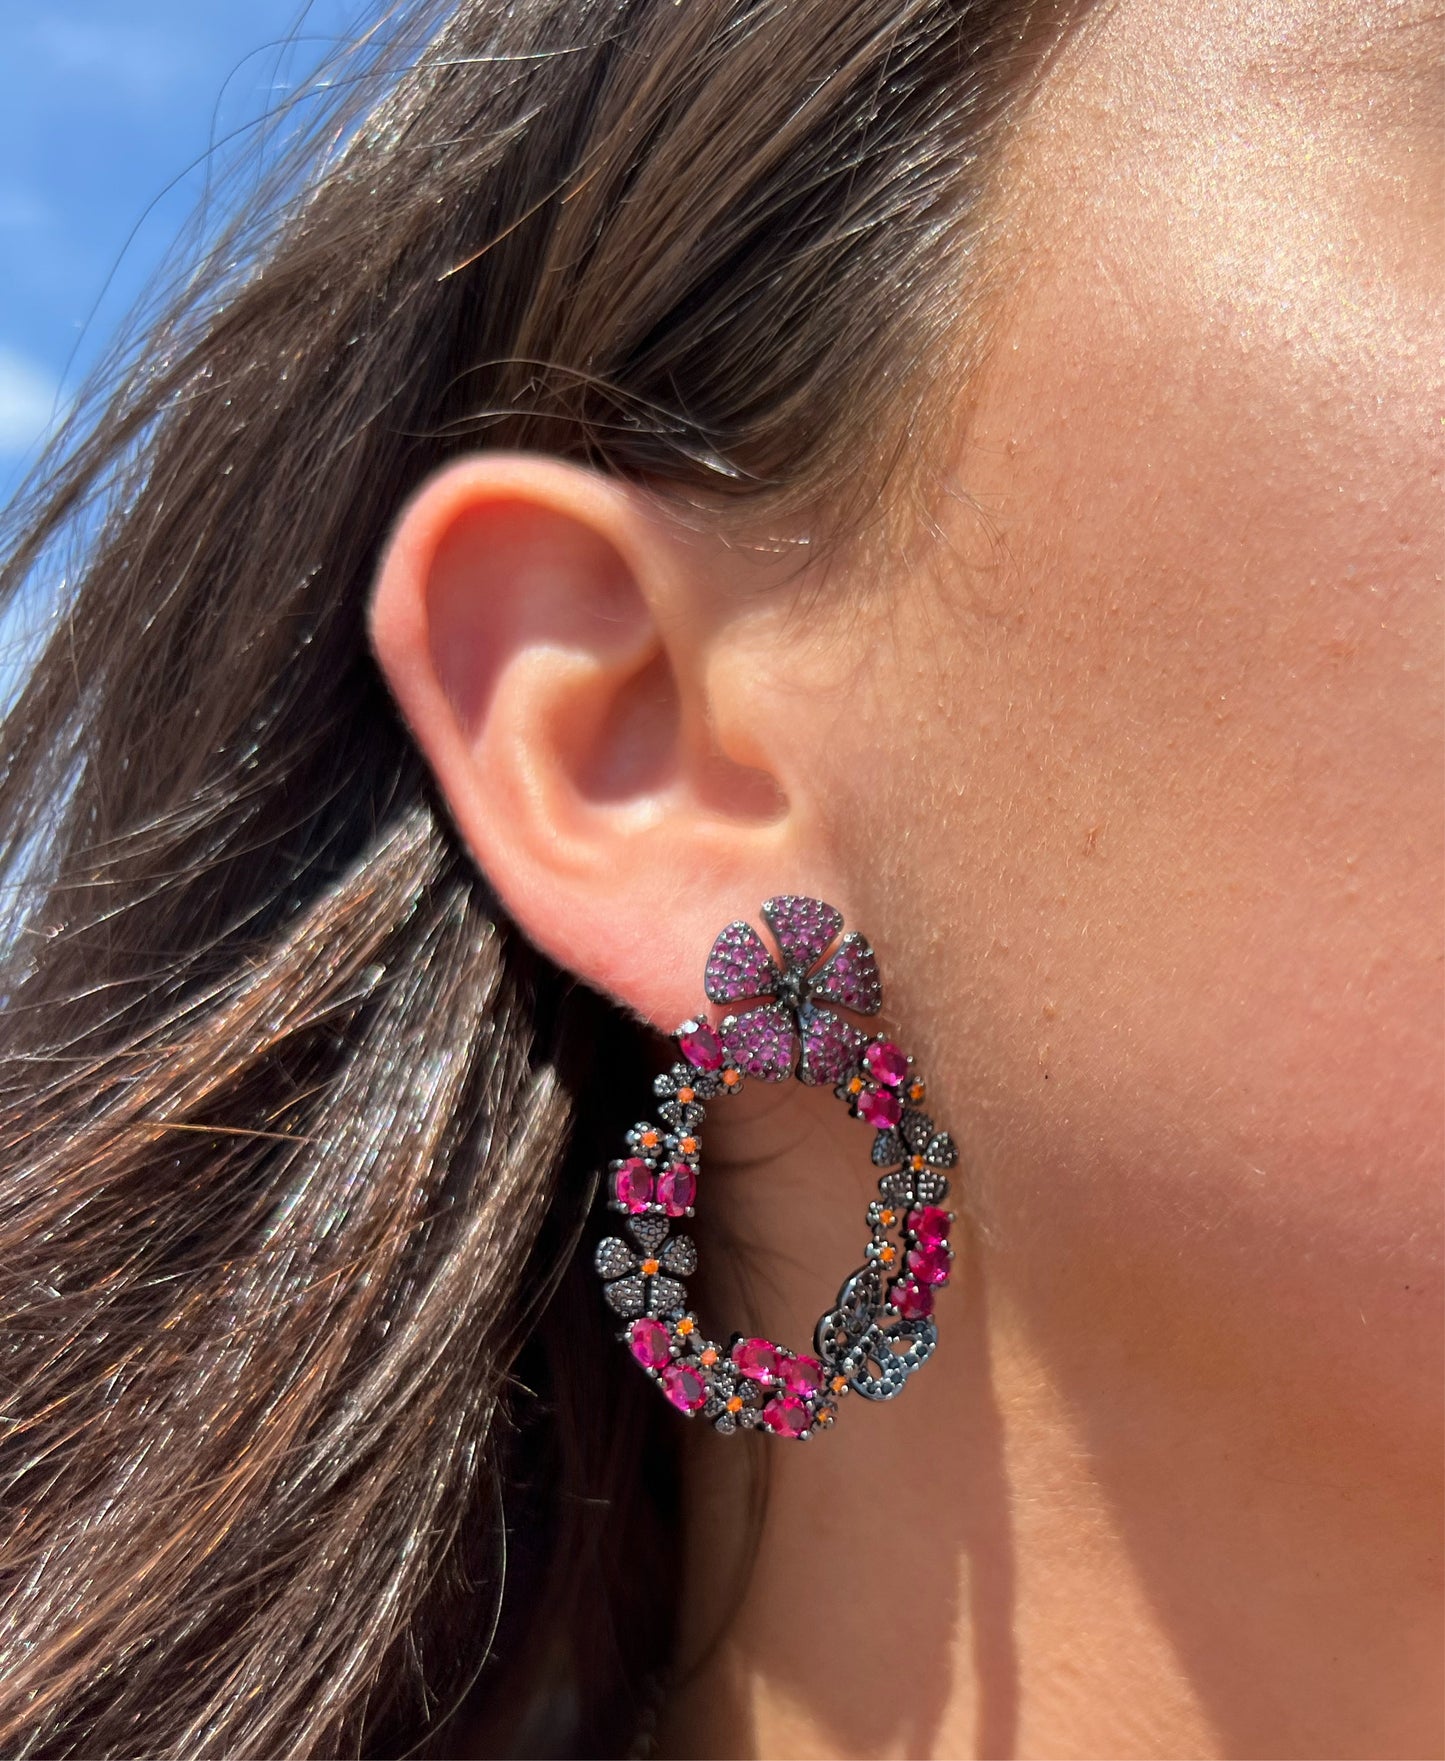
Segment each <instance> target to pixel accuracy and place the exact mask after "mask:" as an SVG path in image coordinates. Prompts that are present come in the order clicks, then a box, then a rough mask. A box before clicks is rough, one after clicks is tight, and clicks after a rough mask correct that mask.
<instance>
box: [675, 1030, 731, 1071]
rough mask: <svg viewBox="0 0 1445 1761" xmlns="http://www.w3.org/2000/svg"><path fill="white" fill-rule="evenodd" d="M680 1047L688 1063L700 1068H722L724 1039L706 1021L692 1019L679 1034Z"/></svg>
mask: <svg viewBox="0 0 1445 1761" xmlns="http://www.w3.org/2000/svg"><path fill="white" fill-rule="evenodd" d="M677 1043H678V1047H679V1049H680V1050H681V1052H682V1055H683V1057H684V1058H686V1059H687V1061H688V1063H689V1064H691V1065H693V1066H694V1067H695V1068H696V1069H698V1070H721V1069H722V1066H723V1047H722V1041H721V1040H720V1039H719V1038H718V1036H717V1030H716V1029H715V1028H714V1027H712V1026H711V1025H710V1024H709V1023H708V1022H706V1021H690V1022H688V1023H687V1025H686V1026H685V1027H684V1028H683V1030H682V1032H681V1033H680V1034H679V1035H678V1036H677Z"/></svg>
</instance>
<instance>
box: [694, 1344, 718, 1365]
mask: <svg viewBox="0 0 1445 1761" xmlns="http://www.w3.org/2000/svg"><path fill="white" fill-rule="evenodd" d="M697 1355H698V1358H699V1359H700V1361H701V1362H702V1363H704V1364H706V1365H707V1366H708V1368H709V1369H711V1368H712V1366H713V1365H714V1364H715V1363H716V1362H717V1353H716V1352H715V1351H714V1350H713V1348H712V1347H711V1346H710V1345H709V1346H708V1348H707V1350H706V1351H700V1352H699V1353H698V1354H697Z"/></svg>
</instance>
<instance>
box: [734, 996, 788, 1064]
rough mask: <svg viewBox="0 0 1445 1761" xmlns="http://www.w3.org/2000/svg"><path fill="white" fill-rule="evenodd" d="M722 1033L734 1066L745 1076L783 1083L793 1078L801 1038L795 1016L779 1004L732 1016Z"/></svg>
mask: <svg viewBox="0 0 1445 1761" xmlns="http://www.w3.org/2000/svg"><path fill="white" fill-rule="evenodd" d="M720 1031H721V1033H722V1037H723V1045H724V1046H725V1047H726V1049H727V1055H728V1058H729V1060H730V1062H732V1063H734V1064H736V1065H737V1067H738V1069H739V1070H741V1071H742V1072H743V1074H744V1075H745V1076H761V1077H762V1078H763V1079H764V1080H765V1081H767V1082H783V1081H784V1080H786V1078H787V1077H789V1076H791V1075H792V1073H793V1062H794V1060H795V1059H796V1057H797V1055H798V1036H797V1034H796V1033H794V1032H793V1018H792V1015H791V1014H790V1013H789V1012H788V1010H786V1009H784V1008H782V1007H781V1006H780V1005H779V1004H777V1003H769V1004H767V1005H766V1006H765V1007H764V1008H761V1009H749V1010H748V1011H747V1013H746V1014H745V1015H729V1016H728V1017H727V1018H726V1019H725V1020H724V1021H723V1023H722V1026H721V1029H720Z"/></svg>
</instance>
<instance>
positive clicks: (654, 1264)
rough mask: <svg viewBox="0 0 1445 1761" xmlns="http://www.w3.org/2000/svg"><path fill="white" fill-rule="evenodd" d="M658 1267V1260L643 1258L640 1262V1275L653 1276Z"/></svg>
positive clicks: (655, 1274) (656, 1272)
mask: <svg viewBox="0 0 1445 1761" xmlns="http://www.w3.org/2000/svg"><path fill="white" fill-rule="evenodd" d="M659 1269H660V1262H659V1261H657V1260H644V1261H643V1262H642V1275H643V1277H644V1278H655V1277H656V1276H657V1274H658V1271H659Z"/></svg>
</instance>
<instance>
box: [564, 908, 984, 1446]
mask: <svg viewBox="0 0 1445 1761" xmlns="http://www.w3.org/2000/svg"><path fill="white" fill-rule="evenodd" d="M762 916H763V920H764V922H765V923H766V924H767V926H768V928H769V930H770V931H771V932H772V936H773V938H774V941H775V942H776V945H777V950H778V953H777V957H775V956H774V954H773V953H772V952H771V951H770V950H769V948H768V947H767V945H766V944H765V943H764V941H763V939H762V937H761V936H760V935H759V934H758V932H757V931H756V930H755V929H754V928H753V927H752V925H751V924H749V923H744V922H741V921H739V922H735V923H730V924H728V925H727V927H726V928H725V929H724V930H723V931H722V932H721V933H720V934H719V935H718V937H717V939H716V940H715V941H714V942H713V945H712V950H711V952H710V953H709V955H708V958H707V964H706V967H705V968H704V973H703V989H704V992H705V993H706V995H707V998H708V1000H709V1001H710V1002H712V1003H718V1004H724V1005H736V1004H747V1005H748V1007H746V1008H745V1009H744V1010H743V1012H742V1013H741V1014H736V1013H730V1014H727V1015H725V1016H724V1017H723V1018H722V1020H721V1021H719V1022H717V1023H716V1024H714V1023H713V1022H711V1021H709V1020H708V1019H707V1018H706V1017H705V1016H703V1015H699V1016H697V1017H695V1018H693V1019H690V1020H688V1021H684V1022H683V1023H682V1025H681V1026H680V1027H679V1028H678V1029H677V1031H676V1033H675V1034H674V1035H673V1038H674V1040H675V1041H676V1043H677V1050H678V1054H679V1055H678V1059H677V1061H676V1062H675V1063H674V1064H673V1065H672V1066H671V1068H670V1069H668V1070H665V1071H664V1072H663V1073H662V1074H661V1075H660V1076H659V1077H658V1078H657V1079H656V1081H655V1083H654V1085H653V1086H654V1089H655V1090H656V1093H657V1096H658V1102H659V1104H658V1106H657V1108H656V1109H655V1110H656V1113H657V1118H658V1120H659V1121H660V1123H657V1124H654V1123H651V1122H649V1121H643V1122H641V1123H639V1124H637V1125H634V1126H633V1127H632V1129H631V1131H629V1132H628V1134H627V1154H626V1155H625V1156H623V1157H621V1158H619V1159H618V1160H616V1161H614V1162H613V1163H612V1164H611V1166H610V1169H609V1174H608V1180H609V1193H610V1200H609V1202H610V1204H611V1207H612V1209H613V1210H615V1211H620V1212H622V1213H624V1214H625V1216H626V1219H627V1221H626V1225H625V1227H626V1231H627V1235H628V1236H629V1237H630V1240H626V1239H623V1237H622V1236H620V1235H610V1236H608V1237H607V1238H606V1239H605V1240H603V1241H600V1242H599V1243H598V1244H597V1249H596V1255H595V1263H596V1267H597V1270H598V1272H599V1273H600V1274H601V1277H602V1279H603V1287H602V1289H603V1296H604V1297H605V1299H606V1301H607V1303H608V1305H609V1307H610V1308H611V1309H612V1311H613V1313H614V1314H615V1315H616V1316H617V1317H618V1318H619V1320H620V1321H621V1322H622V1326H621V1329H620V1332H619V1337H620V1338H621V1340H622V1341H623V1343H624V1344H626V1346H627V1348H628V1350H629V1351H630V1352H631V1354H632V1356H633V1358H634V1359H635V1360H636V1361H637V1362H638V1363H639V1364H640V1365H641V1366H642V1368H643V1370H644V1371H646V1373H647V1374H648V1376H650V1377H651V1378H652V1380H653V1381H654V1382H656V1383H657V1384H658V1386H659V1388H660V1389H661V1390H662V1392H663V1394H664V1395H665V1396H666V1397H667V1399H668V1400H670V1401H671V1402H672V1404H673V1405H674V1406H675V1407H677V1408H678V1410H679V1411H681V1412H684V1413H687V1414H689V1415H696V1414H699V1413H700V1414H702V1415H703V1417H705V1418H707V1419H710V1420H711V1421H712V1423H713V1425H714V1426H715V1427H716V1429H717V1430H719V1431H723V1432H731V1431H737V1430H751V1429H762V1430H765V1431H771V1432H772V1433H773V1434H774V1435H775V1436H779V1437H794V1438H798V1439H800V1440H801V1439H803V1438H807V1437H811V1436H812V1435H813V1433H814V1432H815V1431H820V1430H826V1429H827V1428H828V1427H829V1426H830V1425H832V1423H833V1422H834V1419H835V1417H836V1415H837V1410H838V1403H839V1401H840V1400H841V1399H842V1398H843V1397H844V1396H845V1395H847V1394H850V1393H851V1394H860V1395H862V1396H863V1397H864V1398H865V1399H867V1400H891V1399H893V1397H894V1396H895V1395H897V1394H899V1393H901V1392H902V1390H903V1387H904V1385H905V1383H906V1382H907V1381H908V1379H909V1377H910V1376H911V1375H912V1374H913V1372H914V1371H915V1370H917V1369H918V1368H919V1367H920V1366H921V1365H922V1364H924V1363H926V1362H927V1361H928V1359H929V1358H930V1357H931V1356H932V1355H933V1352H934V1349H935V1347H936V1346H937V1344H938V1328H937V1325H936V1323H935V1321H934V1318H933V1303H934V1293H935V1291H936V1290H938V1288H939V1287H940V1286H942V1285H944V1284H946V1283H947V1282H948V1277H949V1272H950V1270H951V1268H952V1261H953V1248H952V1247H951V1245H950V1243H949V1227H950V1225H951V1223H952V1221H953V1213H952V1212H951V1211H949V1210H947V1209H946V1208H945V1202H946V1200H947V1198H948V1177H947V1174H946V1172H945V1170H947V1169H949V1168H952V1167H954V1166H955V1164H956V1163H957V1161H958V1152H957V1150H956V1149H955V1147H954V1143H953V1139H952V1138H951V1137H950V1136H949V1135H948V1133H947V1132H945V1131H938V1130H936V1129H935V1127H934V1124H933V1121H932V1119H931V1118H930V1117H929V1116H928V1114H927V1113H925V1112H924V1111H923V1103H924V1100H925V1098H926V1091H925V1088H924V1084H923V1081H922V1079H921V1078H920V1077H919V1075H918V1074H917V1072H916V1071H915V1069H914V1066H913V1060H912V1058H911V1057H909V1056H908V1054H907V1053H905V1052H904V1051H903V1049H902V1048H901V1047H900V1046H898V1045H896V1044H895V1043H894V1042H893V1041H892V1040H890V1039H884V1038H882V1037H878V1036H870V1035H869V1034H868V1033H866V1032H865V1031H864V1030H862V1029H861V1028H859V1027H857V1026H855V1025H854V1024H853V1022H851V1021H849V1020H848V1019H847V1018H846V1016H845V1015H842V1014H839V1013H838V1011H839V1010H840V1009H841V1010H845V1011H847V1013H848V1014H850V1015H858V1016H871V1015H876V1014H877V1013H878V1011H879V1009H880V1008H881V1007H882V1004H883V992H882V987H881V985H880V983H879V979H878V966H877V962H876V960H875V959H874V956H873V950H872V948H871V947H870V946H869V945H868V941H867V939H866V937H864V936H861V935H859V934H858V932H857V931H856V930H854V931H850V932H849V933H848V934H847V935H843V934H842V933H841V932H842V929H843V919H842V916H841V915H840V913H839V912H837V911H835V910H834V909H833V907H832V906H831V905H825V904H824V903H823V902H822V900H821V899H807V898H803V897H800V896H799V895H797V894H793V893H784V894H780V895H779V896H778V897H777V898H773V899H769V900H767V901H766V903H765V904H764V905H763V907H762ZM790 1076H796V1077H797V1078H798V1080H799V1081H800V1082H804V1083H807V1084H809V1085H810V1086H831V1087H832V1089H833V1092H834V1094H835V1095H836V1096H837V1097H838V1099H839V1100H841V1101H843V1102H844V1103H845V1104H846V1105H847V1107H848V1109H849V1111H850V1113H851V1114H852V1115H853V1117H854V1118H855V1119H858V1120H860V1121H861V1122H862V1123H863V1124H864V1125H866V1126H868V1127H870V1128H871V1129H872V1132H873V1139H872V1145H871V1155H872V1161H873V1165H874V1166H875V1167H876V1168H879V1169H881V1170H883V1172H882V1174H881V1177H880V1179H879V1181H878V1197H877V1198H876V1199H875V1200H874V1201H873V1202H872V1203H871V1204H870V1205H869V1207H868V1213H867V1222H868V1229H869V1239H868V1242H867V1245H866V1246H865V1248H864V1256H863V1264H862V1265H861V1266H860V1267H859V1268H858V1269H857V1270H856V1271H854V1272H851V1273H850V1274H849V1275H848V1277H847V1278H845V1279H844V1281H843V1284H842V1286H841V1288H840V1289H839V1291H838V1296H837V1300H836V1301H835V1302H834V1304H833V1306H832V1307H831V1308H830V1309H828V1310H827V1311H826V1312H825V1313H824V1314H823V1315H821V1316H820V1317H819V1319H818V1324H817V1327H816V1328H815V1329H814V1333H813V1352H812V1353H810V1354H809V1353H795V1352H792V1351H789V1350H787V1349H786V1348H785V1347H783V1346H781V1345H775V1344H774V1343H773V1342H772V1341H771V1340H768V1339H750V1338H746V1337H744V1336H743V1335H741V1334H735V1335H734V1336H733V1337H732V1339H731V1340H730V1342H729V1343H728V1344H727V1345H726V1346H724V1345H721V1344H719V1343H718V1342H717V1341H716V1340H714V1339H711V1338H709V1337H708V1336H707V1335H706V1334H705V1333H704V1331H703V1330H702V1328H701V1326H700V1325H699V1323H698V1319H697V1316H696V1315H695V1314H693V1312H692V1311H691V1309H690V1308H689V1307H688V1301H687V1286H686V1283H685V1280H686V1279H687V1278H689V1277H690V1276H691V1275H692V1273H693V1272H694V1271H695V1270H696V1269H697V1249H696V1247H695V1246H694V1244H693V1242H692V1240H691V1238H690V1237H689V1236H687V1235H685V1234H677V1233H674V1229H673V1226H674V1223H675V1222H677V1220H678V1219H680V1218H685V1217H690V1216H692V1215H693V1214H694V1209H695V1205H696V1201H697V1194H698V1182H699V1177H700V1167H701V1157H702V1129H703V1124H704V1121H705V1118H706V1109H707V1105H708V1103H709V1102H711V1101H713V1100H716V1099H718V1098H720V1097H722V1096H724V1095H730V1094H736V1093H737V1092H738V1091H739V1090H740V1089H741V1088H742V1086H743V1084H744V1082H745V1081H747V1080H749V1079H754V1080H760V1081H764V1082H784V1081H786V1080H787V1079H788V1078H789V1077H790Z"/></svg>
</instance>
